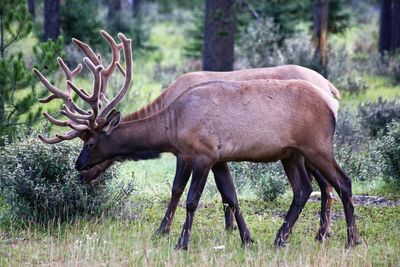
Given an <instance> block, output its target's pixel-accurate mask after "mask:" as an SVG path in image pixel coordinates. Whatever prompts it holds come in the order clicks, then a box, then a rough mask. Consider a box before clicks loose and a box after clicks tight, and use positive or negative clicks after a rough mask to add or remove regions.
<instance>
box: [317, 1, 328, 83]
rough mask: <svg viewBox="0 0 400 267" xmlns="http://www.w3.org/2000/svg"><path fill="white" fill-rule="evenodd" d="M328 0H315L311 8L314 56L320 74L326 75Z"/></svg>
mask: <svg viewBox="0 0 400 267" xmlns="http://www.w3.org/2000/svg"><path fill="white" fill-rule="evenodd" d="M328 15H329V0H315V2H314V8H313V17H314V34H313V42H314V46H315V57H316V58H317V59H318V60H319V62H320V65H321V69H322V74H323V75H324V76H326V74H327V70H326V65H327V63H328V50H327V34H328Z"/></svg>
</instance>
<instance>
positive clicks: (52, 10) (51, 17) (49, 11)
mask: <svg viewBox="0 0 400 267" xmlns="http://www.w3.org/2000/svg"><path fill="white" fill-rule="evenodd" d="M59 35H60V0H45V1H44V40H45V41H47V40H48V39H51V40H53V41H56V40H57V38H58V36H59Z"/></svg>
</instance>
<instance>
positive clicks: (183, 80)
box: [74, 33, 340, 240]
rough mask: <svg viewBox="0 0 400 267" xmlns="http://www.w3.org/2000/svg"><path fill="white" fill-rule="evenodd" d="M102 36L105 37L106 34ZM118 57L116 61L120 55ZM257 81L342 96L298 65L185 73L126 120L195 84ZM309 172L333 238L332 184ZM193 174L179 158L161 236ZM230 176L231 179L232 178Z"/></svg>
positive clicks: (88, 175)
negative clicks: (305, 85)
mask: <svg viewBox="0 0 400 267" xmlns="http://www.w3.org/2000/svg"><path fill="white" fill-rule="evenodd" d="M102 34H103V35H104V33H102ZM108 40H109V38H108ZM74 43H75V44H76V45H77V47H78V48H79V49H80V50H81V51H82V52H83V53H84V54H85V55H86V56H87V57H88V58H90V59H91V60H92V61H93V62H94V64H98V62H97V60H96V55H95V54H94V53H93V51H92V50H91V49H90V48H89V46H88V45H86V44H84V43H82V42H79V41H78V40H74ZM109 43H110V45H111V46H113V43H111V42H109ZM114 58H116V56H115V57H114ZM257 79H281V80H287V79H302V80H306V81H309V82H312V83H313V84H315V85H317V87H318V88H320V89H321V90H323V91H325V92H327V93H329V94H332V95H333V96H334V97H336V98H339V96H340V95H339V92H338V90H337V89H336V88H335V87H334V86H333V85H332V84H331V83H330V82H329V81H328V80H326V79H325V78H324V77H322V76H321V75H320V74H319V73H317V72H315V71H312V70H310V69H307V68H304V67H300V66H296V65H285V66H278V67H273V68H260V69H249V70H238V71H233V72H204V71H203V72H193V73H187V74H184V75H182V76H181V77H179V78H178V79H177V80H176V81H175V82H174V83H173V84H172V85H170V86H169V87H168V88H167V89H166V90H165V91H164V92H163V93H162V94H161V95H160V96H159V97H158V98H157V99H156V100H155V101H154V102H153V103H151V104H149V105H147V106H145V107H144V108H142V109H140V110H139V111H137V112H134V113H132V114H129V115H128V116H125V117H124V118H123V119H122V120H123V121H131V120H137V119H141V118H145V117H147V116H149V115H152V114H154V113H156V112H158V111H159V110H161V109H163V108H164V107H165V106H167V105H168V104H169V103H171V102H172V101H173V100H174V99H175V98H176V97H178V96H179V95H180V94H181V93H182V92H183V91H184V90H185V89H187V88H188V87H190V86H193V85H195V84H199V83H201V82H206V81H211V80H226V81H240V80H257ZM317 87H315V88H317ZM330 101H334V102H335V101H336V100H334V99H331V100H330ZM336 113H337V110H336V111H335V115H336ZM112 163H113V161H112V160H107V161H105V162H103V163H100V164H98V165H96V166H94V167H93V168H91V169H90V170H88V171H85V172H84V173H83V177H84V179H85V180H86V181H92V180H94V179H95V178H96V177H97V176H98V175H99V174H100V173H101V172H104V171H105V170H106V169H107V168H108V167H109V166H110V165H111V164H112ZM226 169H227V167H226ZM307 171H308V172H309V173H313V175H314V176H319V177H320V178H319V179H317V182H318V184H319V186H320V188H321V223H320V225H321V228H320V230H319V231H318V234H317V239H318V240H323V238H324V237H325V236H329V235H330V229H329V227H330V211H331V206H332V202H333V198H332V195H331V191H332V187H331V186H330V185H329V183H327V182H326V180H325V179H323V177H321V176H320V174H319V173H316V172H315V171H313V170H312V169H311V167H310V166H307ZM190 173H191V167H190V166H188V164H187V163H186V162H185V161H183V160H181V159H180V158H179V157H177V163H176V175H175V178H174V182H173V188H172V194H171V201H170V204H169V205H168V209H167V211H166V213H165V216H164V218H163V220H162V222H161V225H160V227H159V228H158V230H157V232H158V233H159V234H166V233H169V231H170V227H171V224H172V220H173V216H174V213H175V210H176V207H177V204H178V202H179V199H180V197H181V195H182V192H183V190H184V188H185V186H186V184H187V182H188V180H189V177H190ZM214 176H215V179H216V184H217V186H218V189H219V190H220V191H221V190H224V188H226V186H223V184H222V181H221V180H220V179H219V178H218V176H217V175H216V173H215V172H214ZM228 176H229V177H230V175H228ZM220 181H221V182H220ZM223 202H224V203H225V204H226V201H225V200H224V199H223ZM233 221H234V220H233V213H232V211H231V210H230V209H229V207H227V206H225V225H226V229H232V228H234V226H233Z"/></svg>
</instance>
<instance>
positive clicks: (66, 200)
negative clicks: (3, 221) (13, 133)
mask: <svg viewBox="0 0 400 267" xmlns="http://www.w3.org/2000/svg"><path fill="white" fill-rule="evenodd" d="M79 150H80V149H79V146H78V144H77V143H73V142H67V143H60V144H57V145H46V144H43V143H41V142H40V141H38V140H37V139H36V138H29V139H25V140H22V141H20V142H17V143H14V144H8V145H6V146H5V147H4V148H3V150H2V151H1V153H0V162H1V166H0V192H1V194H2V195H3V198H4V201H5V203H6V204H7V206H8V207H9V208H8V210H7V216H8V217H9V219H10V218H11V219H12V218H17V219H18V218H19V219H28V220H31V221H35V222H39V223H46V222H48V221H49V220H59V221H65V220H67V219H73V218H75V217H78V216H98V215H100V214H101V213H103V212H105V211H107V210H109V208H110V207H111V206H114V205H118V204H120V203H122V202H123V201H124V200H125V199H126V198H127V197H128V196H129V195H130V193H131V192H132V190H133V187H132V184H122V183H120V182H119V183H118V182H116V181H106V182H105V183H103V184H101V185H99V186H98V187H93V186H90V185H86V184H81V183H80V182H79V181H78V179H77V178H78V173H77V172H76V171H75V170H74V161H75V159H76V157H77V154H78V152H79ZM116 174H117V171H116V169H115V168H112V169H111V170H110V171H109V172H107V173H106V174H104V175H103V177H102V178H103V179H106V180H110V179H111V178H113V177H115V176H116Z"/></svg>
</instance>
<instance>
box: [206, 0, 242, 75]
mask: <svg viewBox="0 0 400 267" xmlns="http://www.w3.org/2000/svg"><path fill="white" fill-rule="evenodd" d="M233 3H234V1H233V0H206V15H205V32H204V49H203V70H208V71H231V70H232V69H233V62H234V41H235V28H236V25H235V24H236V21H235V15H234V10H233Z"/></svg>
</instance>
